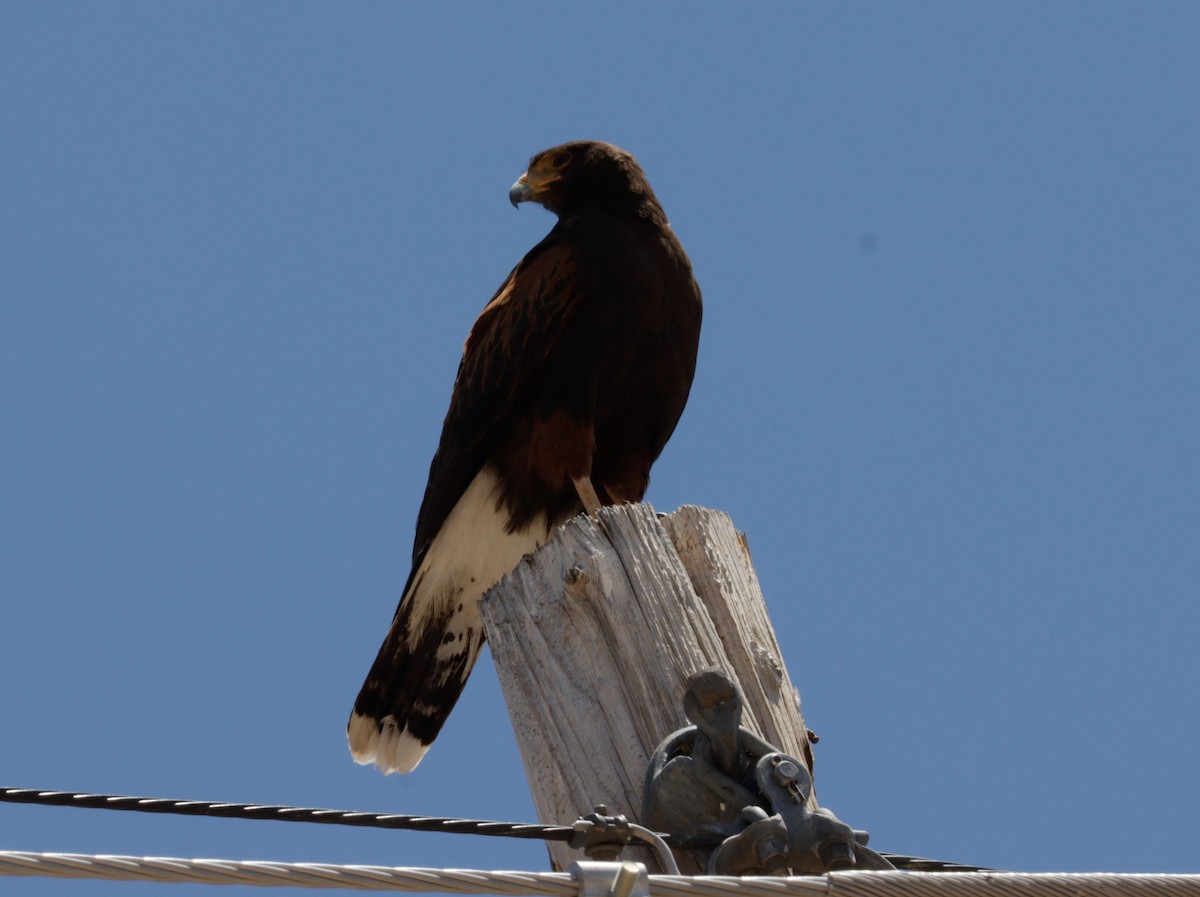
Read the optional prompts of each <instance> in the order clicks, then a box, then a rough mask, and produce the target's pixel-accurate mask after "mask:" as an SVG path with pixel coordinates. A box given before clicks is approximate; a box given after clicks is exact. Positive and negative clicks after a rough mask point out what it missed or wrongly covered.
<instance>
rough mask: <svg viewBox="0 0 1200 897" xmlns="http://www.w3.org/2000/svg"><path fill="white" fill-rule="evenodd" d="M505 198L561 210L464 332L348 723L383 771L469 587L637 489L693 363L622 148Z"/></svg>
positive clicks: (666, 241)
mask: <svg viewBox="0 0 1200 897" xmlns="http://www.w3.org/2000/svg"><path fill="white" fill-rule="evenodd" d="M509 196H510V198H511V199H512V201H513V204H514V205H515V204H517V203H518V202H525V201H532V202H537V203H540V204H541V205H543V206H544V207H545V208H547V209H549V210H550V211H552V212H554V213H555V214H556V215H558V219H559V220H558V223H557V224H556V225H555V226H554V228H553V229H552V230H551V231H550V233H549V234H548V235H547V236H546V238H545V239H544V240H542V242H540V243H539V244H538V245H537V246H535V247H534V248H533V249H532V250H530V251H529V253H528V254H527V255H526V256H525V257H524V258H523V259H522V260H521V262H520V263H519V264H518V265H517V266H516V267H515V268H514V269H513V270H512V273H510V274H509V276H508V277H507V279H506V280H505V281H504V283H503V284H502V285H501V287H500V289H499V290H497V291H496V294H495V295H494V296H493V297H492V299H491V301H490V302H489V303H488V304H487V306H486V307H485V308H484V310H483V312H482V313H481V314H480V316H479V318H478V320H476V322H475V325H474V326H473V327H472V328H471V333H470V335H469V336H468V337H467V342H466V346H465V347H464V350H463V358H462V362H461V363H460V365H459V370H458V377H457V379H456V381H455V384H454V392H453V395H452V396H451V399H450V409H449V411H448V413H447V415H446V421H445V424H444V425H443V428H442V436H441V440H440V442H439V444H438V449H437V453H436V454H435V455H434V458H433V463H432V465H431V466H430V471H429V483H428V486H427V487H426V490H425V498H424V500H423V501H422V503H421V510H420V513H419V514H418V517H417V531H416V539H415V542H414V546H413V569H412V573H410V574H409V580H408V584H407V585H406V586H405V590H404V594H403V597H402V598H401V600H400V605H399V607H398V608H397V611H396V616H395V618H394V620H393V621H392V626H391V629H390V631H389V632H388V635H387V638H386V640H385V641H384V643H383V646H382V647H381V648H380V650H379V654H378V656H377V657H376V659H375V663H374V665H373V666H372V667H371V671H370V673H369V674H368V675H367V679H366V681H365V682H364V684H363V687H362V690H361V691H360V692H359V695H358V699H357V700H356V701H355V704H354V712H353V713H352V714H351V718H350V724H349V736H350V748H351V752H352V753H353V755H354V758H355V759H356V760H357V761H358V762H360V763H371V762H373V763H375V764H376V765H377V766H379V768H380V769H382V770H383V771H385V772H394V771H402V772H407V771H409V770H411V769H413V768H414V767H415V766H416V765H417V763H419V762H420V760H421V757H422V756H423V755H424V752H425V750H426V749H427V748H428V746H429V744H430V743H431V742H432V741H433V739H434V737H435V736H436V735H437V733H438V731H439V730H440V729H441V726H442V724H443V723H444V722H445V720H446V717H447V716H448V715H449V713H450V710H451V709H452V707H453V706H454V702H455V701H456V700H457V699H458V696H459V694H460V693H461V691H462V688H463V685H464V684H465V683H466V679H467V676H468V675H469V673H470V670H471V667H472V666H473V665H474V662H475V658H476V657H477V656H478V652H479V649H480V647H481V646H482V641H483V635H482V632H481V629H480V625H479V615H478V608H477V604H478V601H479V598H480V597H481V596H482V595H483V593H484V592H486V591H487V590H488V589H489V588H490V587H491V586H492V585H494V584H495V583H496V582H497V581H498V580H499V579H500V577H502V576H503V575H504V574H505V573H507V572H509V571H510V570H511V569H512V568H513V567H515V566H516V564H517V562H518V561H519V560H520V559H521V557H522V556H523V555H524V554H526V553H527V552H529V551H532V550H533V549H534V548H536V547H537V546H538V545H540V544H542V543H543V542H545V541H546V539H547V538H549V536H550V535H551V534H552V533H553V531H554V529H555V528H556V527H557V526H559V525H560V524H561V523H563V522H564V521H565V520H567V519H568V518H570V517H571V516H573V515H574V514H576V513H578V512H580V511H581V510H585V509H586V510H588V511H594V510H595V508H596V506H597V504H613V503H617V502H625V501H639V500H640V499H641V498H642V496H643V495H644V494H645V491H646V486H647V484H648V483H649V477H650V466H651V465H652V464H653V463H654V461H655V459H656V458H657V457H658V455H659V453H660V452H661V451H662V449H663V446H664V445H666V442H667V439H668V438H669V437H670V435H671V432H672V431H673V430H674V428H675V424H676V423H677V422H678V420H679V416H680V414H681V413H682V412H683V407H684V404H685V403H686V402H687V396H688V391H689V389H690V387H691V382H692V375H693V374H694V372H695V367H696V350H697V344H698V341H699V336H700V318H701V301H700V289H699V287H698V286H697V285H696V282H695V280H694V278H693V277H692V269H691V264H690V262H689V261H688V258H687V255H686V254H685V253H684V251H683V247H682V246H681V245H680V243H679V240H678V239H676V237H675V235H674V233H673V232H672V231H671V229H670V226H669V225H668V223H667V218H666V215H665V213H664V212H663V209H662V206H661V205H659V202H658V199H657V198H656V197H655V195H654V191H653V190H651V189H650V184H649V183H648V182H647V180H646V177H645V175H644V174H643V173H642V170H641V168H640V167H639V166H638V164H637V162H636V161H635V160H634V158H633V157H632V156H631V155H629V154H628V153H626V152H625V151H623V150H620V149H617V148H616V147H614V146H611V145H609V144H606V143H596V142H586V141H585V142H577V143H567V144H563V145H562V146H557V147H554V148H552V149H548V150H546V151H544V152H541V153H538V154H537V155H536V156H534V157H533V159H532V160H530V163H529V170H528V171H527V172H526V173H525V174H524V175H522V176H521V178H520V179H519V180H518V181H517V183H515V184H514V185H513V187H512V189H511V190H510V193H509Z"/></svg>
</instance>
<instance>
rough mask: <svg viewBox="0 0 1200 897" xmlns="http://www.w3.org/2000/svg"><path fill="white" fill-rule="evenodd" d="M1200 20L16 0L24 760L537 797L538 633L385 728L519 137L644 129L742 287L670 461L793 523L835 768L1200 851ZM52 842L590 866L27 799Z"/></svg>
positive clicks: (686, 238)
mask: <svg viewBox="0 0 1200 897" xmlns="http://www.w3.org/2000/svg"><path fill="white" fill-rule="evenodd" d="M1198 46H1200V6H1197V5H1195V4H1192V3H1155V4H1133V3H1121V4H1117V3H1086V4H1085V3H1061V4H1051V5H1047V4H1040V3H1011V4H991V3H986V4H985V3H973V4H959V3H916V4H836V5H835V4H815V3H813V4H760V5H753V6H745V5H743V6H738V7H733V6H726V7H719V6H716V5H708V6H706V5H703V4H688V5H683V4H606V5H603V6H599V5H596V6H594V7H592V6H589V7H587V8H584V7H583V6H582V5H576V6H564V5H562V4H545V5H541V4H538V5H535V4H516V5H500V4H497V5H495V6H489V5H484V4H471V5H464V6H460V7H451V6H449V5H437V6H434V5H425V6H421V7H416V6H409V5H399V4H395V5H393V4H353V5H351V4H341V5H335V4H325V5H321V4H309V3H287V4H283V3H258V4H241V3H205V4H199V3H195V4H156V3H144V4H129V3H113V4H79V3H25V4H14V3H10V4H6V5H5V6H4V7H3V9H0V84H2V85H3V87H2V88H0V121H3V139H0V632H3V633H4V649H3V651H0V683H3V685H0V719H3V720H4V724H3V725H2V726H0V772H2V775H0V778H2V779H3V781H2V782H0V784H4V785H7V786H11V787H32V788H45V789H62V790H84V791H102V792H116V793H127V794H130V793H131V794H147V795H158V796H167V797H188V798H196V799H214V800H230V801H246V802H263V803H288V804H301V805H307V806H331V807H342V808H354V809H366V810H378V811H394V812H405V813H425V814H430V815H457V816H473V817H483V818H498V819H513V820H532V819H533V810H532V805H531V802H530V799H529V797H528V790H527V787H526V783H525V779H524V774H523V771H522V768H521V764H520V760H519V757H518V755H517V752H516V747H515V743H514V739H513V737H512V733H511V729H510V727H509V724H508V720H507V715H506V713H505V711H504V707H503V700H502V698H501V695H500V691H499V687H498V685H497V684H496V681H495V676H494V672H493V671H492V669H491V667H490V663H489V662H488V661H486V660H485V661H484V662H483V663H482V664H481V666H480V667H479V668H478V669H477V671H476V673H475V675H474V676H473V678H472V680H471V685H470V687H469V688H468V690H467V694H466V696H465V698H464V700H463V701H462V703H461V704H460V706H459V708H458V709H457V711H456V712H455V714H454V716H453V717H452V719H451V722H450V724H449V725H448V727H447V729H446V730H445V732H444V734H443V736H442V737H441V739H439V741H438V743H437V745H436V747H435V748H434V750H432V751H431V752H430V754H429V756H428V757H427V758H426V760H425V762H424V763H423V764H422V766H421V767H420V769H419V770H418V771H417V773H416V774H415V775H413V776H410V777H407V778H397V777H392V778H388V779H384V778H383V777H381V776H379V775H378V774H376V773H375V772H374V771H372V770H368V769H363V768H360V767H357V766H355V765H354V764H353V763H351V761H350V759H349V756H348V754H347V752H346V748H345V738H344V729H343V727H344V724H345V719H346V716H347V713H348V711H349V708H350V704H351V702H352V701H353V698H354V695H355V693H356V691H357V689H358V686H359V683H360V681H361V678H362V676H363V674H364V673H365V671H366V669H367V667H368V666H369V664H370V661H371V659H372V658H373V656H374V652H375V650H376V648H377V646H378V643H379V640H380V639H381V638H382V635H383V633H384V631H385V630H386V627H387V624H388V621H389V619H390V616H391V614H392V611H393V610H394V605H395V601H396V598H397V596H398V592H399V589H400V587H401V585H402V584H403V582H404V579H405V576H406V574H407V572H408V570H407V566H406V558H407V557H408V556H409V552H410V546H411V539H412V527H413V523H414V520H415V516H416V510H417V506H418V503H419V501H420V497H421V493H422V490H423V488H424V482H425V474H426V471H427V469H428V462H429V458H430V456H431V454H432V451H433V448H434V446H435V444H436V439H437V434H438V430H439V427H440V423H441V419H442V416H443V414H444V412H445V408H446V404H447V401H448V398H449V392H450V386H451V383H452V380H453V376H454V371H455V367H456V365H457V362H458V356H459V352H460V349H461V344H462V340H463V338H464V337H465V335H466V332H467V330H468V328H469V326H470V324H471V322H472V321H473V319H474V317H475V315H476V314H477V313H478V311H479V309H480V308H481V307H482V305H483V304H484V302H486V300H487V299H488V297H489V296H490V295H491V293H492V291H493V290H494V289H495V287H496V286H497V284H498V283H499V281H500V279H501V278H502V277H503V276H504V275H505V274H506V273H507V271H508V270H509V268H510V267H511V266H512V265H513V264H514V263H515V262H516V261H517V259H519V258H520V256H521V254H522V253H523V252H524V251H525V250H527V249H528V248H529V247H530V246H532V245H533V244H534V243H535V242H536V241H537V240H538V239H540V237H541V236H542V234H544V233H545V231H546V230H548V229H549V227H550V226H551V224H552V221H553V219H552V216H550V215H549V214H548V213H545V212H543V211H542V210H539V209H537V208H534V207H523V208H522V209H521V210H520V211H519V212H518V211H514V210H513V209H512V208H511V207H510V206H509V204H508V200H507V196H506V193H507V189H508V186H509V184H511V183H512V181H513V179H514V178H515V177H516V176H517V175H519V174H520V173H521V172H522V171H523V170H524V167H525V162H526V161H527V159H528V158H529V156H530V155H531V154H532V153H533V152H535V151H537V150H540V149H543V148H545V147H547V146H549V145H551V144H554V143H557V142H560V141H562V140H567V139H576V138H585V137H595V138H601V139H606V140H610V141H612V142H614V143H617V144H619V145H621V146H623V147H625V148H627V149H629V150H631V151H632V152H634V153H635V154H636V155H637V156H638V158H639V159H640V160H641V162H642V163H643V166H644V167H645V169H646V171H647V173H648V175H649V177H650V179H651V182H652V183H653V184H654V186H655V189H656V191H657V192H658V194H659V197H660V199H661V200H662V201H663V204H664V206H665V207H666V209H667V211H668V214H669V215H670V216H671V219H672V222H673V224H674V227H675V229H676V231H677V232H678V233H679V235H680V237H681V239H682V240H683V242H684V245H685V246H686V247H687V249H688V251H689V253H690V255H691V257H692V260H693V263H694V265H695V269H696V273H697V277H698V279H699V281H700V283H701V286H702V288H703V290H704V295H705V303H706V309H705V331H704V334H703V337H702V342H701V353H700V367H699V372H698V374H697V378H696V382H695V385H694V388H693V391H692V398H691V402H690V404H689V406H688V409H687V411H686V413H685V415H684V417H683V420H682V422H681V424H680V426H679V428H678V430H677V431H676V434H675V437H674V439H673V441H672V442H671V444H670V445H669V446H668V449H667V451H666V452H665V453H664V455H663V457H662V458H661V460H660V462H659V464H658V465H657V467H656V468H655V471H654V475H653V482H652V483H651V488H650V493H649V496H648V498H649V500H650V501H652V502H653V503H654V505H655V506H656V507H657V508H658V509H659V510H672V509H674V508H676V507H678V506H679V505H681V504H685V503H692V504H701V505H706V506H709V507H716V508H721V509H723V510H725V511H727V512H728V513H729V514H730V515H731V516H732V517H733V519H734V522H735V523H736V524H737V525H738V526H739V527H740V528H742V529H744V530H746V531H747V533H748V535H749V539H750V544H751V547H752V549H753V552H754V558H755V561H756V563H757V566H758V572H759V576H760V578H761V581H762V585H763V589H764V592H765V594H766V596H767V601H768V604H769V607H770V611H771V615H772V618H773V620H774V623H775V626H776V629H777V631H778V633H779V636H780V640H781V643H782V646H783V649H784V652H785V657H786V659H787V662H788V666H789V669H790V671H791V674H792V678H793V679H794V680H795V681H796V682H797V683H798V684H799V685H800V688H801V690H802V692H803V699H804V708H805V713H806V718H807V721H808V723H809V725H810V726H811V727H812V728H813V729H815V730H816V731H817V732H818V733H819V734H820V735H821V743H820V745H819V746H818V749H817V751H818V753H817V770H816V782H817V789H818V793H819V796H820V797H821V800H822V802H823V803H824V804H826V805H828V806H830V807H831V808H832V809H833V810H834V811H835V812H837V813H838V815H839V816H841V817H842V818H843V819H845V820H847V821H849V822H851V823H852V824H853V825H855V826H857V827H861V828H866V829H868V830H870V831H871V833H872V836H873V840H872V844H873V845H874V846H877V847H878V848H880V849H884V850H890V851H894V852H905V853H913V854H920V855H926V856H935V857H941V858H945V859H951V860H958V861H962V862H970V863H979V864H984V865H990V866H995V867H999V868H1006V869H1018V870H1034V871H1036V870H1084V871H1093V870H1114V871H1164V872H1180V871H1193V872H1195V871H1200V861H1198V860H1197V855H1196V844H1197V841H1198V832H1200V830H1198V827H1197V823H1196V820H1195V813H1194V808H1195V800H1196V795H1197V793H1198V792H1200V774H1198V773H1197V768H1198V767H1197V764H1196V762H1195V758H1196V753H1197V744H1198V743H1200V722H1198V720H1197V714H1196V707H1197V701H1196V683H1197V679H1198V676H1200V652H1197V650H1196V633H1197V631H1198V630H1200V610H1198V602H1197V597H1198V589H1200V550H1198V549H1197V546H1198V545H1200V463H1198V461H1200V403H1198V402H1197V397H1196V393H1197V387H1198V386H1200V351H1198V350H1200V245H1198V244H1200V166H1198V165H1197V164H1196V160H1197V159H1200V116H1198V115H1197V114H1196V111H1197V109H1200V53H1198V52H1197V47H1198ZM567 821H569V820H567ZM0 849H24V850H44V851H63V852H103V853H122V854H138V855H172V856H206V857H227V858H236V859H279V860H296V861H323V862H347V863H351V862H352V863H383V864H393V865H423V866H456V867H475V868H530V869H540V868H544V867H545V855H544V853H543V851H542V850H541V848H540V847H539V846H538V845H536V844H527V843H524V842H508V841H492V840H487V839H479V838H461V837H453V836H436V835H398V834H394V833H385V832H370V831H359V830H353V829H346V830H342V829H327V828H315V829H312V830H310V829H309V828H306V827H303V826H286V825H282V824H268V823H249V822H231V821H210V820H188V819H172V818H157V817H141V816H137V815H134V814H112V813H99V812H96V811H90V812H84V811H75V810H65V809H28V808H21V807H13V806H4V805H0ZM16 887H17V886H15V885H14V889H15V888H16ZM19 887H20V889H21V893H23V894H50V893H53V894H76V895H90V894H110V893H116V892H123V891H124V890H125V889H128V890H130V891H131V892H133V891H136V892H137V893H140V894H151V893H159V892H162V893H173V891H169V890H168V889H167V886H157V885H138V886H133V885H124V886H114V885H105V884H96V883H84V882H77V883H71V884H63V883H52V882H46V881H39V880H33V879H30V880H26V881H23V882H21V883H20V885H19ZM276 893H278V892H276Z"/></svg>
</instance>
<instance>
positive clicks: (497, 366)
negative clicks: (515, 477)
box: [413, 226, 580, 569]
mask: <svg viewBox="0 0 1200 897" xmlns="http://www.w3.org/2000/svg"><path fill="white" fill-rule="evenodd" d="M560 231H561V228H560V227H557V226H556V227H555V228H554V229H553V230H551V232H550V233H549V234H548V235H547V236H546V238H545V239H544V240H543V241H542V242H541V243H539V244H538V245H537V246H535V247H534V248H533V249H531V250H530V251H529V253H528V254H527V255H526V256H525V257H524V258H523V259H521V262H520V263H519V264H518V265H517V266H516V267H515V268H513V270H512V272H511V273H510V274H509V275H508V277H507V278H506V279H505V281H504V283H503V284H502V285H501V287H500V289H498V290H497V291H496V294H495V295H494V296H493V297H492V299H491V301H490V302H488V304H487V305H486V306H485V307H484V309H483V312H482V313H481V314H480V315H479V318H478V319H477V320H476V321H475V324H474V326H473V327H472V328H471V333H470V335H469V336H468V337H467V342H466V345H465V346H464V348H463V357H462V361H461V362H460V363H459V366H458V376H457V377H456V378H455V381H454V392H453V394H452V396H451V398H450V410H449V411H448V412H447V413H446V420H445V423H444V424H443V425H442V436H441V439H440V441H439V442H438V448H437V453H436V454H435V455H434V456H433V462H432V463H431V464H430V466H429V482H428V484H427V485H426V487H425V497H424V499H423V500H422V502H421V510H420V513H419V514H418V515H417V529H416V537H415V538H414V540H413V568H414V569H415V568H416V567H417V566H419V564H420V562H421V558H422V557H423V556H424V554H425V551H426V550H427V549H428V548H429V543H430V542H432V541H433V538H434V536H436V535H437V533H438V530H440V529H441V527H442V524H443V523H444V522H445V520H446V517H447V516H448V515H449V514H450V511H451V510H452V509H453V508H454V506H455V504H457V502H458V500H459V499H460V498H461V497H462V495H463V493H464V492H465V491H466V489H467V486H469V485H470V483H471V481H472V480H473V479H474V478H475V475H476V474H477V473H479V471H480V469H481V468H482V467H483V465H484V463H485V462H486V461H487V458H488V452H489V450H490V449H492V448H493V447H494V443H493V439H492V437H493V436H494V434H495V432H496V430H497V429H498V428H499V427H501V426H503V424H504V423H505V422H506V421H507V420H508V419H509V418H510V417H511V415H512V413H513V410H514V409H518V408H522V407H524V406H525V403H526V399H527V397H528V395H529V393H530V392H531V391H532V390H533V389H535V388H536V386H534V384H535V383H536V381H537V376H536V375H537V373H538V371H539V369H540V368H541V367H542V365H543V364H544V362H545V361H546V358H547V356H548V355H549V354H550V352H551V351H552V350H553V348H554V346H555V345H556V344H557V342H558V340H559V338H560V337H561V336H562V334H563V331H564V330H565V329H566V325H567V322H568V321H569V320H570V318H571V315H572V312H573V311H574V310H575V309H576V308H578V306H579V304H580V293H579V288H578V283H579V279H578V277H577V273H578V270H579V261H578V254H577V253H576V252H575V251H574V250H573V248H572V247H571V245H570V243H568V242H567V241H565V240H563V239H561V236H560Z"/></svg>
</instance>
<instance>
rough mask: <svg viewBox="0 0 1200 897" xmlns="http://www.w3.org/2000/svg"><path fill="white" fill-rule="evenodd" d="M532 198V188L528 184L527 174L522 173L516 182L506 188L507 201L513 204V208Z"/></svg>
mask: <svg viewBox="0 0 1200 897" xmlns="http://www.w3.org/2000/svg"><path fill="white" fill-rule="evenodd" d="M532 199H533V188H532V187H530V186H529V175H528V174H523V175H521V176H520V177H519V178H517V182H516V183H515V184H513V185H512V186H511V187H509V188H508V201H509V202H511V203H512V204H513V208H514V209H515V208H516V207H517V206H518V204H520V203H523V202H529V201H530V200H532Z"/></svg>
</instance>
